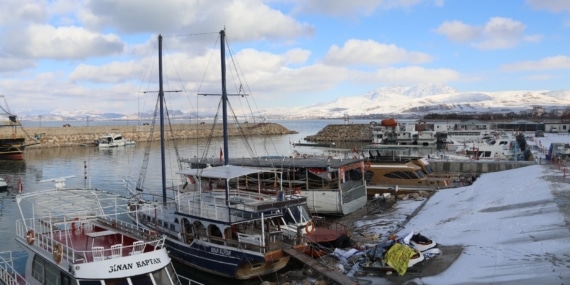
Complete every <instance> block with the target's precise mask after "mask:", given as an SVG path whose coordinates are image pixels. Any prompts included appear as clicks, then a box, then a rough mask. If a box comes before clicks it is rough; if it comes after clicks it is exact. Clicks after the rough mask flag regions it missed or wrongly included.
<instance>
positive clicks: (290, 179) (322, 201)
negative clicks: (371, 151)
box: [183, 155, 367, 216]
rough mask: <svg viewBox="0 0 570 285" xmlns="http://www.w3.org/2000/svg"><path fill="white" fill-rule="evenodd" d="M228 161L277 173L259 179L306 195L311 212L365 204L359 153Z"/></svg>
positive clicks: (343, 211)
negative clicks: (348, 156) (349, 155)
mask: <svg viewBox="0 0 570 285" xmlns="http://www.w3.org/2000/svg"><path fill="white" fill-rule="evenodd" d="M351 156H353V155H351ZM183 161H184V162H186V163H188V164H189V165H190V167H191V168H203V167H205V166H206V165H210V166H218V165H221V164H222V163H221V162H219V161H217V160H215V159H206V160H200V159H197V158H195V159H186V160H183ZM228 164H231V165H240V166H246V167H257V168H261V169H265V170H266V171H270V172H278V173H280V175H279V176H278V177H267V178H266V179H265V181H263V183H264V184H266V185H272V186H273V185H278V186H279V187H282V188H284V189H286V191H289V192H294V191H298V193H300V195H301V196H303V197H306V198H307V205H308V207H309V211H310V212H311V213H312V214H315V215H336V216H344V215H349V214H351V213H352V212H354V211H356V210H357V209H360V208H362V207H364V206H365V205H366V201H367V197H366V186H365V179H364V171H365V169H364V159H363V158H360V157H356V158H333V157H328V158H327V157H322V156H318V157H306V158H304V157H298V158H296V157H253V158H231V159H229V160H228ZM264 188H268V186H264ZM269 189H271V187H269Z"/></svg>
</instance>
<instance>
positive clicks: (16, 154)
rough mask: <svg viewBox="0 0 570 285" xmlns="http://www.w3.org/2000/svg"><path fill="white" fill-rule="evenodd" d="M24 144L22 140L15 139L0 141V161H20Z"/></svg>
mask: <svg viewBox="0 0 570 285" xmlns="http://www.w3.org/2000/svg"><path fill="white" fill-rule="evenodd" d="M24 142H25V139H23V138H17V139H0V159H3V160H22V159H24V147H23V146H22V145H23V144H24Z"/></svg>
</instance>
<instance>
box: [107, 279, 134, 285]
mask: <svg viewBox="0 0 570 285" xmlns="http://www.w3.org/2000/svg"><path fill="white" fill-rule="evenodd" d="M105 284H106V285H129V280H128V279H127V278H116V279H108V280H105Z"/></svg>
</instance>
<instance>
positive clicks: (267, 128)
mask: <svg viewBox="0 0 570 285" xmlns="http://www.w3.org/2000/svg"><path fill="white" fill-rule="evenodd" d="M171 128H172V132H170V129H171ZM212 128H213V132H212ZM14 130H15V131H16V134H17V136H24V137H26V144H32V143H34V141H35V138H38V140H37V142H39V144H35V145H29V146H28V147H27V148H28V149H30V148H48V147H64V146H80V145H84V144H92V143H94V142H95V140H97V139H99V138H101V136H103V135H105V134H108V133H119V134H121V135H122V136H123V137H124V138H127V139H129V140H134V141H136V142H143V141H147V140H148V139H149V137H150V133H151V131H152V139H151V140H160V129H159V126H158V125H156V126H154V129H153V126H152V125H126V126H125V125H123V126H80V127H75V126H70V127H63V126H62V127H42V128H39V127H36V128H29V127H26V128H21V127H19V126H16V127H14ZM211 133H213V136H214V137H222V136H223V134H222V126H221V124H217V125H216V126H213V125H212V124H173V125H171V126H165V132H164V134H165V139H172V138H175V139H195V138H207V137H209V136H210V134H211ZM295 133H297V132H296V131H292V130H289V129H287V128H285V127H283V126H282V125H280V124H275V123H258V124H245V123H244V124H229V125H228V134H229V136H237V135H244V136H256V135H284V134H295ZM11 135H12V127H7V128H0V137H10V136H11Z"/></svg>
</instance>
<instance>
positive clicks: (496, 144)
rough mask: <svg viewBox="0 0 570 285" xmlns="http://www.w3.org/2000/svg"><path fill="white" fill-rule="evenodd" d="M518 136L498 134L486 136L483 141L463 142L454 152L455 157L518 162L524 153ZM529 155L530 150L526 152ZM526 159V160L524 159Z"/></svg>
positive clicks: (521, 140)
mask: <svg viewBox="0 0 570 285" xmlns="http://www.w3.org/2000/svg"><path fill="white" fill-rule="evenodd" d="M517 136H518V134H515V133H512V132H500V133H497V134H496V135H495V136H488V137H487V138H486V139H485V140H483V141H473V142H464V143H463V146H459V147H458V148H457V150H456V151H455V154H457V155H463V156H466V157H469V158H471V159H494V160H518V159H520V158H521V157H520V156H521V154H523V152H524V151H525V148H524V146H521V145H520V144H521V142H522V143H523V144H526V142H524V136H523V137H522V139H520V140H518V139H517ZM527 153H530V150H528V151H527ZM524 159H526V158H524Z"/></svg>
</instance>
